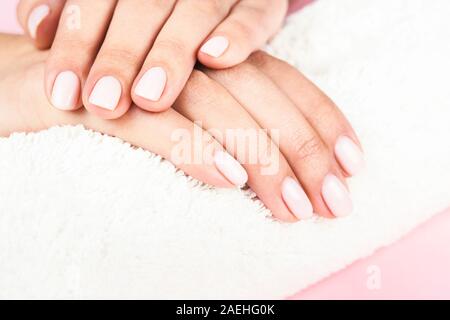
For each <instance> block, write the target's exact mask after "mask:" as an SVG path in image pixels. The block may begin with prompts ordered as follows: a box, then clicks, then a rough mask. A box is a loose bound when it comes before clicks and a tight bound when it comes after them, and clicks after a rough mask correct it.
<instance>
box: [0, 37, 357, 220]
mask: <svg viewBox="0 0 450 320" xmlns="http://www.w3.org/2000/svg"><path fill="white" fill-rule="evenodd" d="M13 42H14V43H13V44H10V45H3V47H4V48H6V50H5V51H4V52H3V53H2V55H0V61H3V63H4V65H5V66H6V67H3V68H1V67H0V79H2V80H1V84H0V122H1V123H0V128H1V129H0V134H1V135H7V134H9V133H11V132H14V131H37V130H42V129H45V128H48V127H51V126H55V125H62V124H72V125H73V124H84V125H85V126H86V127H88V128H91V129H94V130H97V131H100V132H104V133H107V134H110V135H113V136H117V137H120V138H122V139H124V140H126V141H128V142H130V143H132V144H133V145H136V146H140V147H143V148H145V149H147V150H150V151H153V152H155V153H157V154H160V155H161V156H162V157H164V158H166V159H168V160H169V161H172V162H173V163H175V164H176V165H177V166H178V167H179V168H180V169H182V170H183V171H185V172H186V173H187V174H189V175H191V176H193V177H195V178H197V179H199V180H202V181H204V182H206V183H208V184H212V185H218V186H223V187H226V186H230V185H232V184H242V183H244V182H245V180H247V178H248V185H249V186H250V187H251V188H252V189H253V191H255V193H256V194H257V195H258V197H259V198H260V199H261V201H263V202H264V204H265V205H266V206H267V207H268V208H269V209H271V211H272V212H273V214H274V216H275V217H277V218H279V219H281V220H284V221H296V220H298V219H304V218H309V217H311V216H312V213H313V210H314V212H316V213H318V214H320V215H322V216H326V217H334V216H338V217H340V216H344V215H347V214H349V213H350V212H351V209H352V203H351V200H350V197H349V193H348V191H347V188H346V185H345V177H346V176H349V175H353V174H356V173H357V172H358V171H359V170H360V169H361V167H362V165H363V158H362V153H361V151H360V147H359V144H358V140H357V138H356V136H355V134H354V132H353V130H352V128H351V126H350V124H349V123H348V122H347V120H346V119H345V117H344V116H343V115H342V113H341V112H340V111H339V109H338V108H337V107H336V106H335V105H334V104H333V103H332V101H331V100H330V99H329V98H327V97H326V96H325V95H324V94H323V93H322V92H321V91H320V90H319V89H318V88H317V87H315V86H314V85H313V84H312V83H311V82H310V81H308V80H307V79H306V78H305V77H304V76H303V75H302V74H300V73H299V72H298V71H297V70H295V69H294V68H293V67H291V66H289V65H288V64H286V63H284V62H282V61H280V60H277V59H275V58H273V57H271V56H269V55H267V54H265V53H262V52H258V53H255V54H253V55H252V56H251V57H250V58H249V59H248V60H247V61H246V62H244V63H243V64H240V65H239V66H236V67H233V68H230V69H227V70H221V71H218V70H210V69H204V70H202V71H199V70H194V72H193V73H192V75H191V77H190V79H189V81H188V83H187V86H186V88H185V89H184V90H183V92H182V93H181V95H180V97H179V99H177V101H176V103H175V105H174V108H172V109H169V110H167V111H165V112H162V113H148V112H145V111H143V110H142V109H139V108H136V107H133V108H131V110H130V112H128V113H127V114H126V115H125V116H123V117H122V118H120V119H118V120H116V121H106V120H102V119H100V118H98V117H95V116H93V115H92V114H89V113H88V112H85V111H84V110H80V111H78V112H71V113H67V112H62V111H59V110H56V109H52V108H48V102H47V99H46V97H45V95H44V93H43V92H42V89H41V87H40V84H39V79H40V77H41V76H42V75H43V72H44V66H43V65H44V61H45V59H46V56H47V54H46V53H45V52H37V51H35V50H32V49H30V48H29V47H28V49H26V48H25V49H23V47H24V44H23V40H20V39H19V40H17V39H16V38H14V41H13ZM21 48H22V49H21ZM19 49H20V50H22V51H24V52H17V50H19ZM11 51H14V52H13V53H12V54H11V53H10V54H8V53H7V52H11ZM5 52H6V53H5ZM8 59H9V60H8ZM13 59H14V64H12V63H11V61H13ZM11 65H13V66H14V67H13V68H12V67H11ZM298 92H302V94H301V95H299V94H298ZM200 125H201V126H202V129H201V128H200V127H199V126H200ZM264 129H267V130H264ZM196 130H197V131H198V130H201V133H202V134H201V136H202V138H201V139H199V140H197V139H196V138H195V137H196V136H199V134H196V132H195V131H196ZM179 137H187V139H181V140H180V139H179ZM254 137H257V138H258V139H257V140H253V138H254ZM174 138H175V139H174ZM254 141H257V142H258V143H257V146H258V147H257V148H256V149H255V148H254V145H255V143H254ZM180 150H182V151H186V150H188V151H189V150H190V151H191V152H187V153H188V154H190V156H188V157H186V156H185V155H184V156H181V157H180V152H178V151H180ZM224 151H226V153H224ZM180 159H181V161H180ZM193 159H197V160H198V159H200V160H199V161H196V160H193ZM234 159H237V160H238V161H239V162H240V163H241V164H242V167H243V168H244V169H245V170H244V169H243V168H242V167H241V165H240V164H239V163H238V162H236V160H234ZM267 168H269V170H267Z"/></svg>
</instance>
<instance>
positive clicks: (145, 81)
mask: <svg viewBox="0 0 450 320" xmlns="http://www.w3.org/2000/svg"><path fill="white" fill-rule="evenodd" d="M166 82H167V74H166V72H165V71H164V69H163V68H161V67H154V68H151V69H149V70H148V71H147V72H146V73H144V75H143V76H142V78H141V80H139V82H138V84H137V85H136V88H135V89H134V93H135V94H136V95H138V96H140V97H142V98H144V99H147V100H150V101H159V99H161V96H162V94H163V92H164V88H165V87H166Z"/></svg>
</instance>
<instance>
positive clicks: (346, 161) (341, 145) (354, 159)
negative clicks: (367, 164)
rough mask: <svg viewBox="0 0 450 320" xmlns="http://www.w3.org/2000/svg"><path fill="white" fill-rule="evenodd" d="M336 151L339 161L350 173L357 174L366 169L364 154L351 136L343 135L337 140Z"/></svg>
mask: <svg viewBox="0 0 450 320" xmlns="http://www.w3.org/2000/svg"><path fill="white" fill-rule="evenodd" d="M334 152H335V154H336V157H337V158H338V160H339V163H340V164H341V166H342V167H343V168H344V169H345V171H346V172H347V173H348V174H349V175H351V176H354V175H357V174H358V173H359V172H361V170H362V169H364V155H363V153H362V151H361V149H360V148H359V147H358V146H357V145H356V143H355V142H353V140H352V139H350V138H349V137H346V136H341V137H340V138H339V139H338V140H337V142H336V145H335V147H334Z"/></svg>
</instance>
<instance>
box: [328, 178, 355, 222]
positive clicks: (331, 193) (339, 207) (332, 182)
mask: <svg viewBox="0 0 450 320" xmlns="http://www.w3.org/2000/svg"><path fill="white" fill-rule="evenodd" d="M322 197H323V199H324V200H325V203H326V204H327V206H328V208H329V209H330V211H331V212H332V213H333V214H334V215H335V216H336V217H345V216H348V215H349V214H350V213H352V211H353V203H352V200H351V199H350V194H349V192H348V190H347V188H346V187H345V186H344V184H343V183H342V182H341V181H340V180H339V179H338V177H336V176H335V175H332V174H329V175H327V176H326V177H325V179H324V181H323V186H322Z"/></svg>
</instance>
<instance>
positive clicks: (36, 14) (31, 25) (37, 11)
mask: <svg viewBox="0 0 450 320" xmlns="http://www.w3.org/2000/svg"><path fill="white" fill-rule="evenodd" d="M49 13H50V7H49V6H48V5H46V4H43V5H40V6H37V7H36V8H34V9H33V11H31V13H30V16H29V17H28V32H29V33H30V36H31V38H33V39H36V33H37V29H38V27H39V25H40V24H41V22H42V21H43V20H44V19H45V17H47V16H48V15H49Z"/></svg>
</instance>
